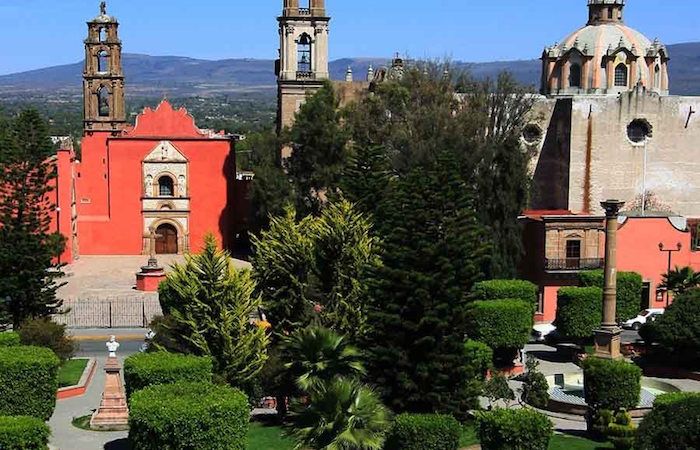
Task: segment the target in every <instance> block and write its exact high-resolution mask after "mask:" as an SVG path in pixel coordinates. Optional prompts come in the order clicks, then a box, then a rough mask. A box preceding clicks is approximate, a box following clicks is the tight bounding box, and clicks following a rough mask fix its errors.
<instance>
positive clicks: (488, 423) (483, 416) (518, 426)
mask: <svg viewBox="0 0 700 450" xmlns="http://www.w3.org/2000/svg"><path fill="white" fill-rule="evenodd" d="M476 428H477V434H478V436H479V440H480V442H481V448H482V449H483V450H546V449H547V447H549V441H550V439H551V438H552V434H553V426H552V422H550V420H549V419H548V418H547V416H545V415H543V414H540V413H538V412H537V411H534V410H531V409H496V410H494V411H491V412H480V413H477V416H476Z"/></svg>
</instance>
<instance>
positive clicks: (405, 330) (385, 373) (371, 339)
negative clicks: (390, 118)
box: [365, 152, 490, 417]
mask: <svg viewBox="0 0 700 450" xmlns="http://www.w3.org/2000/svg"><path fill="white" fill-rule="evenodd" d="M471 191H472V189H471V188H470V186H468V185H466V184H465V183H464V182H463V180H462V178H461V177H460V168H459V163H458V162H457V161H456V159H455V158H454V156H451V154H450V153H449V152H444V153H442V154H441V155H439V157H438V158H437V159H436V161H435V162H433V163H432V164H426V166H424V167H422V168H421V167H416V168H414V169H412V170H410V171H409V172H408V173H407V174H406V175H405V176H404V177H402V178H401V179H399V180H397V181H396V182H395V183H393V184H392V186H391V188H390V190H389V192H388V193H387V197H386V199H385V201H384V202H383V204H382V206H381V208H380V212H379V213H378V214H377V219H378V220H377V221H378V228H379V231H380V234H381V235H382V237H383V250H384V252H383V255H382V256H383V265H382V266H381V267H380V268H378V269H377V270H376V271H375V273H374V277H373V279H372V280H371V282H370V293H371V294H370V295H371V306H370V310H369V318H368V325H369V336H368V338H367V342H366V343H365V344H366V345H365V348H366V349H367V351H368V366H369V373H370V381H371V382H372V383H373V384H374V385H376V386H378V387H379V389H380V391H381V392H382V394H383V397H384V399H385V401H386V402H387V404H388V405H390V406H391V407H392V408H393V409H394V410H395V411H397V412H403V411H408V412H427V413H432V412H446V413H452V414H454V415H456V416H457V417H465V414H466V412H467V410H468V409H469V408H472V407H475V406H476V397H475V393H474V392H473V390H470V389H469V387H468V386H469V381H470V379H469V371H468V368H467V364H466V362H467V361H466V356H465V354H464V336H465V331H466V330H465V321H466V316H465V314H466V306H467V298H466V296H467V293H468V292H469V290H470V288H471V286H472V285H473V284H474V282H476V281H478V280H479V279H481V278H482V277H483V271H484V268H485V266H486V262H487V259H488V258H487V255H488V253H489V251H490V244H489V238H488V237H487V233H486V229H485V228H484V227H482V226H481V225H480V224H479V221H478V219H477V214H476V212H475V205H474V204H473V201H472V194H471Z"/></svg>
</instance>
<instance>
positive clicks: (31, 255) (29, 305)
mask: <svg viewBox="0 0 700 450" xmlns="http://www.w3.org/2000/svg"><path fill="white" fill-rule="evenodd" d="M54 154H55V148H54V145H53V144H52V143H51V140H50V139H49V136H48V127H47V125H46V123H45V122H44V121H43V119H42V118H41V116H40V115H39V113H37V112H36V111H34V110H27V111H24V112H22V113H21V114H20V115H19V116H18V117H17V118H15V119H14V120H6V121H3V122H0V274H2V275H0V298H1V299H4V301H3V302H2V305H1V307H2V308H3V309H4V314H0V315H5V316H6V318H7V320H9V321H10V322H11V323H12V325H13V327H15V328H19V327H20V326H21V324H22V322H23V321H24V320H26V319H29V318H38V317H47V316H50V315H52V314H56V313H58V312H59V310H60V308H61V305H62V302H61V301H60V300H58V299H57V298H56V291H57V289H58V288H59V287H60V286H61V285H60V284H59V282H58V279H59V278H60V277H62V276H63V273H62V271H61V267H62V266H61V265H59V264H57V263H56V262H55V260H56V257H57V256H58V255H59V254H60V253H61V252H62V251H63V248H64V245H65V241H64V239H63V238H62V237H61V236H60V235H58V234H56V233H51V230H50V227H51V214H52V212H53V210H54V208H55V207H56V205H55V203H54V199H53V196H52V195H51V194H52V192H53V190H54V180H55V178H56V165H55V159H53V156H54Z"/></svg>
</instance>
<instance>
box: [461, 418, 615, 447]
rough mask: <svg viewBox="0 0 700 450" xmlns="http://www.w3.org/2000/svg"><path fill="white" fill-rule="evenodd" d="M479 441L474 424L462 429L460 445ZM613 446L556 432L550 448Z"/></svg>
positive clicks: (473, 443) (470, 444) (474, 443)
mask: <svg viewBox="0 0 700 450" xmlns="http://www.w3.org/2000/svg"><path fill="white" fill-rule="evenodd" d="M478 443H479V438H478V437H477V435H476V430H475V429H474V425H473V424H467V425H465V426H464V430H463V431H462V437H461V439H460V440H459V447H460V448H467V447H470V446H472V445H476V444H478ZM612 448H613V446H612V445H611V444H608V443H605V442H596V441H592V440H590V439H585V438H581V437H577V436H569V435H565V434H555V435H554V436H553V437H552V440H551V441H550V443H549V450H604V449H605V450H607V449H612Z"/></svg>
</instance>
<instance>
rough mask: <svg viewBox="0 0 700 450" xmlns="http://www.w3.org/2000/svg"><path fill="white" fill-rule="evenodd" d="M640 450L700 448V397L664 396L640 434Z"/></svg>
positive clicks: (661, 396) (683, 394)
mask: <svg viewBox="0 0 700 450" xmlns="http://www.w3.org/2000/svg"><path fill="white" fill-rule="evenodd" d="M635 448H636V449H638V450H656V449H659V448H664V449H665V448H667V449H691V448H692V449H697V448H700V393H687V392H684V393H680V392H679V393H672V394H663V395H660V396H659V397H657V398H656V400H655V401H654V408H653V409H652V411H651V412H650V413H649V414H647V415H646V416H645V417H644V419H643V420H642V423H641V424H640V425H639V429H638V430H637V438H636V442H635Z"/></svg>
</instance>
